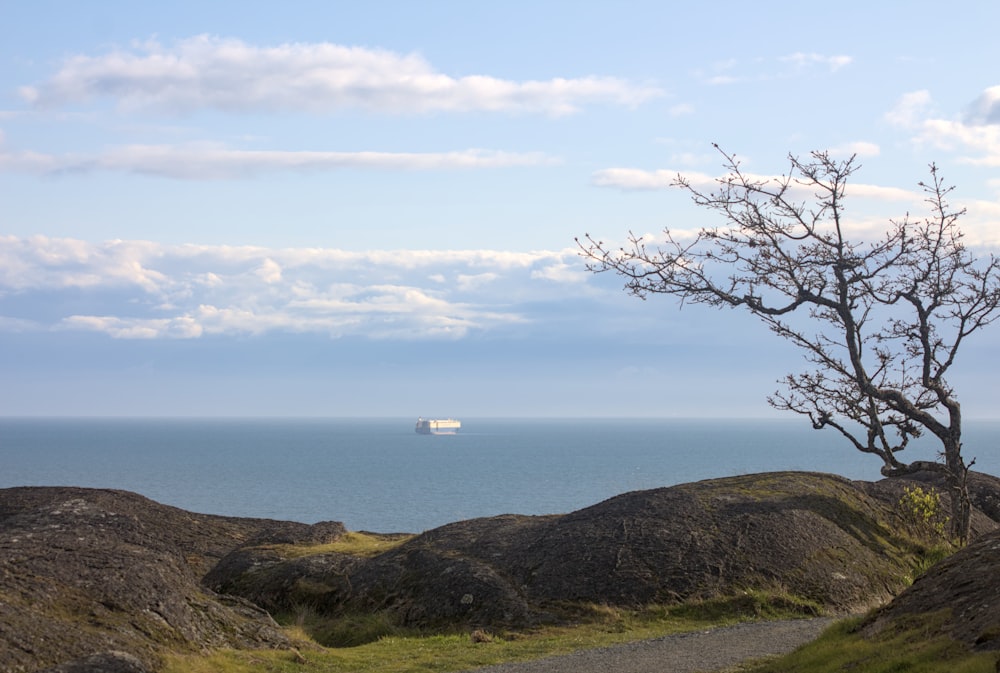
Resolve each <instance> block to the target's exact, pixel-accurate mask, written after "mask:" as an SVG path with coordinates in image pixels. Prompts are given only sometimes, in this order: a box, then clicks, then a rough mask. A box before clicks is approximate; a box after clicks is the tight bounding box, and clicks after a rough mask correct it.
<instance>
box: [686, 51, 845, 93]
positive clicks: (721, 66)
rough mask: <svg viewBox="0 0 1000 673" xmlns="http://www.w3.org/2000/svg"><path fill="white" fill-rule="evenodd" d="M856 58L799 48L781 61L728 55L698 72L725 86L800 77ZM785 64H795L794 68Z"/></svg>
mask: <svg viewBox="0 0 1000 673" xmlns="http://www.w3.org/2000/svg"><path fill="white" fill-rule="evenodd" d="M853 60H854V59H853V58H851V57H850V56H846V55H842V54H840V55H834V56H829V55H826V54H817V53H805V52H796V53H793V54H788V55H786V56H781V57H779V58H778V63H777V64H776V63H774V61H772V60H769V59H762V58H755V59H750V60H748V61H746V62H742V61H738V60H737V59H727V60H723V61H718V62H716V63H714V64H713V65H712V66H711V67H710V68H708V69H702V70H698V71H696V73H695V74H696V75H697V76H698V77H699V78H700V79H701V80H702V81H703V82H705V83H706V84H710V85H720V86H721V85H729V84H738V83H740V82H763V81H769V80H777V79H786V78H790V77H800V76H803V75H804V74H807V73H808V72H810V71H812V70H814V68H815V67H816V66H818V67H825V68H826V69H827V70H828V71H829V72H831V73H833V72H837V71H838V70H840V69H841V68H844V67H846V66H848V65H850V64H851V63H852V62H853ZM781 64H787V65H791V68H790V69H789V68H788V67H787V65H784V66H783V65H781Z"/></svg>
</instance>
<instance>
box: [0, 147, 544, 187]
mask: <svg viewBox="0 0 1000 673" xmlns="http://www.w3.org/2000/svg"><path fill="white" fill-rule="evenodd" d="M555 162H556V160H555V159H553V158H551V157H547V156H545V155H543V154H540V153H513V152H498V151H490V150H482V149H468V150H462V151H457V152H427V153H408V152H314V151H296V152H289V151H280V150H238V149H230V148H227V147H224V146H220V145H206V144H193V145H182V146H171V145H130V146H126V147H118V148H112V149H110V150H108V151H106V152H105V153H103V154H100V155H95V156H78V155H63V156H56V155H46V154H40V153H37V152H17V153H14V152H9V153H8V152H4V151H3V150H2V149H0V170H5V171H9V172H22V173H40V174H60V173H91V172H101V171H110V172H122V173H134V174H141V175H156V176H160V177H168V178H176V179H189V180H206V179H207V180H211V179H234V178H242V177H250V176H254V175H257V174H259V173H263V172H280V171H302V172H321V171H333V170H341V169H371V170H412V171H426V170H473V169H485V168H507V167H512V166H537V165H546V164H552V163H555Z"/></svg>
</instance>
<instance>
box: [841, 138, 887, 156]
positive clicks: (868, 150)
mask: <svg viewBox="0 0 1000 673" xmlns="http://www.w3.org/2000/svg"><path fill="white" fill-rule="evenodd" d="M881 151H882V150H881V148H880V147H879V146H878V145H877V144H875V143H869V142H865V141H863V140H859V141H856V142H851V143H846V144H844V145H838V146H837V147H831V148H830V150H829V152H830V156H833V157H850V156H859V157H877V156H878V155H879V154H880V153H881Z"/></svg>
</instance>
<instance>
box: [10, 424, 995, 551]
mask: <svg viewBox="0 0 1000 673" xmlns="http://www.w3.org/2000/svg"><path fill="white" fill-rule="evenodd" d="M413 424H414V420H413V419H363V420H347V419H330V420H313V419H309V420H299V419H280V420H248V419H213V420H205V419H198V420H192V419H173V420H171V419H127V420H126V419H86V420H81V419H0V487H9V486H39V485H49V486H51V485H72V486H92V487H105V488H118V489H126V490H130V491H135V492H138V493H141V494H143V495H145V496H147V497H149V498H152V499H153V500H156V501H159V502H162V503H165V504H170V505H174V506H177V507H181V508H184V509H188V510H191V511H195V512H204V513H211V514H225V515H231V516H246V517H266V518H274V519H288V520H293V521H303V522H307V523H313V522H316V521H322V520H336V521H342V522H344V524H345V525H346V526H347V527H348V528H349V529H351V530H372V531H379V532H395V531H407V532H419V531H422V530H426V529H429V528H433V527H435V526H439V525H443V524H445V523H450V522H452V521H458V520H461V519H469V518H473V517H479V516H492V515H496V514H503V513H518V514H550V513H560V512H569V511H573V510H576V509H580V508H582V507H586V506H588V505H592V504H595V503H597V502H600V501H602V500H604V499H606V498H609V497H611V496H614V495H617V494H619V493H624V492H626V491H633V490H638V489H646V488H655V487H659V486H669V485H673V484H679V483H684V482H690V481H698V480H701V479H709V478H715V477H726V476H732V475H738V474H749V473H753V472H765V471H774V470H814V471H821V472H833V473H837V474H841V475H844V476H846V477H850V478H852V479H868V480H875V479H878V478H879V474H878V461H877V460H875V459H873V458H872V457H871V456H865V455H863V454H860V453H858V452H856V451H854V450H853V449H852V448H850V447H849V446H848V445H847V444H846V443H845V442H844V441H843V440H840V439H838V437H837V436H836V435H834V434H833V433H832V431H823V432H818V431H814V430H811V429H810V428H809V427H808V425H807V424H805V423H804V422H802V421H800V420H796V419H790V420H754V421H746V420H664V419H660V420H600V419H588V420H577V419H574V420H534V419H533V420H517V419H507V420H501V419H463V428H462V431H461V433H460V434H458V435H455V436H437V437H434V436H430V437H428V436H421V435H417V434H416V433H414V431H413ZM918 451H920V449H919V447H918V449H917V450H910V449H908V453H911V456H910V457H911V458H915V457H917V456H916V454H917V453H918ZM965 454H966V455H967V456H968V457H970V458H971V457H973V456H975V457H977V463H976V468H975V469H979V470H982V471H984V472H989V473H991V474H1000V422H970V423H968V424H967V429H966V443H965ZM920 455H921V457H933V455H934V450H933V449H932V448H925V449H923V453H921V454H920Z"/></svg>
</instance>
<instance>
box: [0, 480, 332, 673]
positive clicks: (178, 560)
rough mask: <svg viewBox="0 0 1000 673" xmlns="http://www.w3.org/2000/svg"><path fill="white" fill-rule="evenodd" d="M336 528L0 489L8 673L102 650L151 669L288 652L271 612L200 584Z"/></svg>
mask: <svg viewBox="0 0 1000 673" xmlns="http://www.w3.org/2000/svg"><path fill="white" fill-rule="evenodd" d="M337 530H340V531H342V530H343V529H342V527H340V528H339V529H338V528H337V526H334V525H328V526H324V527H319V528H318V529H313V528H312V527H310V526H308V525H306V524H284V523H282V522H271V521H266V520H254V519H243V520H240V519H234V518H227V517H212V516H208V515H200V514H193V513H190V512H185V511H183V510H179V509H176V508H172V507H167V506H164V505H160V504H158V503H155V502H152V501H150V500H148V499H146V498H143V497H141V496H138V495H136V494H133V493H126V492H122V491H109V490H100V489H79V488H62V487H60V488H14V489H0V661H2V662H3V667H4V668H3V670H4V671H5V672H7V671H9V672H11V673H14V672H18V671H36V670H38V669H40V668H44V667H46V666H48V667H52V666H58V665H60V664H63V663H65V662H70V661H77V662H84V661H87V658H88V657H91V656H93V655H95V654H99V653H107V652H126V653H128V654H129V655H131V656H134V657H136V658H137V659H138V660H139V661H140V662H141V663H142V665H144V666H146V667H150V668H155V666H156V665H157V663H158V661H159V660H160V656H161V654H162V653H163V652H166V651H201V650H204V649H209V648H216V647H234V648H276V647H278V648H284V647H288V646H289V643H288V641H287V639H286V637H285V636H284V635H283V634H282V633H281V631H280V630H279V629H277V628H276V624H275V623H274V622H273V620H271V618H270V616H269V615H268V614H267V613H266V612H264V611H263V610H261V609H260V608H259V607H257V606H255V605H253V604H251V603H249V602H247V601H243V600H236V599H233V598H232V597H223V598H221V599H220V597H219V596H218V595H216V594H215V593H214V592H212V591H209V590H207V589H205V588H204V587H202V586H201V584H200V582H199V580H200V578H201V575H202V574H203V573H204V571H205V569H206V568H207V567H211V566H212V565H214V564H215V563H216V562H217V561H218V559H219V558H220V557H221V556H223V555H224V554H225V553H227V552H228V551H230V550H231V549H232V548H233V547H234V546H237V545H239V544H243V543H245V542H246V541H248V540H254V539H268V538H270V537H274V536H276V535H277V536H283V537H288V536H293V537H296V539H306V540H308V539H310V536H314V535H319V536H320V537H323V536H326V537H329V536H330V535H331V534H335V533H336V531H337ZM74 665H75V664H74ZM80 665H81V666H82V665H83V664H80ZM71 670H77V669H71ZM80 670H84V669H80Z"/></svg>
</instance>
